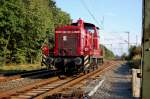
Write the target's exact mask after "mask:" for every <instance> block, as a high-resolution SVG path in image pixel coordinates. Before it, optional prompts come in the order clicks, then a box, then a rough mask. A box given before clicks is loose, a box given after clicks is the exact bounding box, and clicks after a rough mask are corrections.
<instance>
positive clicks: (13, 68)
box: [0, 64, 45, 73]
mask: <svg viewBox="0 0 150 99" xmlns="http://www.w3.org/2000/svg"><path fill="white" fill-rule="evenodd" d="M41 68H45V66H41V64H20V65H15V64H7V65H5V66H1V67H0V73H10V72H12V73H17V72H22V71H31V70H37V69H41Z"/></svg>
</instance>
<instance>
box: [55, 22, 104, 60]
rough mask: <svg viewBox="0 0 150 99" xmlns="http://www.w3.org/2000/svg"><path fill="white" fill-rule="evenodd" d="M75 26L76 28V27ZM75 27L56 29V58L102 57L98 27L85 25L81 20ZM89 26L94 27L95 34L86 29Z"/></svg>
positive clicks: (89, 24)
mask: <svg viewBox="0 0 150 99" xmlns="http://www.w3.org/2000/svg"><path fill="white" fill-rule="evenodd" d="M75 24H76V26H74V25H75ZM74 25H69V26H62V27H58V28H56V30H55V48H54V56H86V55H90V56H94V57H101V56H102V50H101V49H100V48H99V42H98V40H99V38H98V30H97V28H96V26H95V25H93V24H91V23H84V21H83V20H81V19H79V20H78V21H77V23H74ZM87 26H89V27H92V29H93V31H94V32H93V33H91V32H89V31H88V30H87V29H86V28H85V27H87ZM92 35H93V36H92ZM71 39H72V40H71ZM70 43H71V44H70ZM68 46H69V47H68ZM73 48H75V49H73ZM60 49H61V50H62V53H61V54H59V53H60V52H61V51H59V50H60ZM72 50H73V51H72Z"/></svg>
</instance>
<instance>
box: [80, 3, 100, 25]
mask: <svg viewBox="0 0 150 99" xmlns="http://www.w3.org/2000/svg"><path fill="white" fill-rule="evenodd" d="M81 3H82V5H83V7H84V8H85V9H86V10H87V12H88V13H89V15H90V16H91V17H92V19H93V20H94V21H95V22H96V23H97V25H98V26H99V27H101V25H100V24H99V22H98V21H97V19H96V17H95V16H94V15H93V14H92V12H91V11H90V9H89V8H88V6H87V4H86V3H85V2H84V0H81ZM101 28H102V27H101Z"/></svg>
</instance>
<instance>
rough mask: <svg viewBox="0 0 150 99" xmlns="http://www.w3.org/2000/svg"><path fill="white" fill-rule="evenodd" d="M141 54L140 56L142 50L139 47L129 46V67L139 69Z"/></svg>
mask: <svg viewBox="0 0 150 99" xmlns="http://www.w3.org/2000/svg"><path fill="white" fill-rule="evenodd" d="M141 54H142V48H141V46H131V47H130V49H129V55H128V57H127V58H128V60H129V65H130V66H131V67H132V68H140V65H141Z"/></svg>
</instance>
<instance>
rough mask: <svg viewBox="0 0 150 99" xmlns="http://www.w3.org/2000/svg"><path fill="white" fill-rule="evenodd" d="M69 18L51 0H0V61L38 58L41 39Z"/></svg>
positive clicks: (35, 59) (36, 59) (13, 61)
mask: <svg viewBox="0 0 150 99" xmlns="http://www.w3.org/2000/svg"><path fill="white" fill-rule="evenodd" d="M70 20H71V19H70V16H69V14H67V13H66V12H64V11H62V10H61V9H59V8H57V7H56V5H55V2H54V1H52V0H0V63H36V62H38V61H39V60H40V57H39V56H40V48H41V46H42V44H43V42H44V41H45V39H46V38H47V37H48V36H49V37H52V38H53V36H54V28H55V27H56V26H58V25H64V24H69V23H70ZM52 45H53V43H52Z"/></svg>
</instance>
